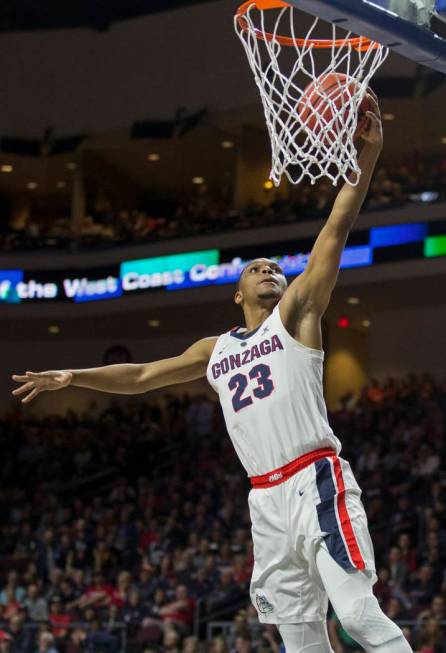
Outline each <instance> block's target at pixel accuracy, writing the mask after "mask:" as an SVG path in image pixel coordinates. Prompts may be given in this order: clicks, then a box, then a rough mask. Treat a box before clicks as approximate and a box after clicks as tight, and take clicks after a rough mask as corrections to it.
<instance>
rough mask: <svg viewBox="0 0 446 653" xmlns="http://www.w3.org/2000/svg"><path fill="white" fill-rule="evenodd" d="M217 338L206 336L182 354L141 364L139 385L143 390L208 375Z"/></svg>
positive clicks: (146, 390) (185, 381)
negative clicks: (207, 370)
mask: <svg viewBox="0 0 446 653" xmlns="http://www.w3.org/2000/svg"><path fill="white" fill-rule="evenodd" d="M216 342H217V338H216V337H214V338H204V339H203V340H199V341H198V342H196V343H195V344H193V345H192V346H191V347H189V348H188V349H186V351H185V352H183V353H182V354H181V355H180V356H174V357H173V358H166V359H164V360H160V361H155V362H153V363H146V364H145V365H142V366H141V373H140V378H139V381H138V385H139V387H140V391H141V392H148V391H149V390H156V389H158V388H164V387H166V386H169V385H175V384H177V383H187V382H188V381H195V380H196V379H200V378H202V377H204V376H206V369H207V366H208V363H209V359H210V357H211V354H212V351H213V349H214V347H215V343H216Z"/></svg>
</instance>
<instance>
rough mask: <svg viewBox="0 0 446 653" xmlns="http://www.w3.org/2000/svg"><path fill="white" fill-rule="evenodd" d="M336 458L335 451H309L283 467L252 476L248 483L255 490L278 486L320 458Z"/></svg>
mask: <svg viewBox="0 0 446 653" xmlns="http://www.w3.org/2000/svg"><path fill="white" fill-rule="evenodd" d="M335 456H336V451H334V450H333V449H316V450H315V451H310V452H309V453H306V454H305V455H303V456H299V458H296V459H295V460H292V461H291V462H290V463H287V464H286V465H284V466H283V467H279V468H278V469H274V470H273V471H272V472H268V473H267V474H263V476H252V477H251V479H250V481H251V485H252V487H253V488H255V489H257V490H258V489H261V488H267V487H273V485H280V483H284V481H286V480H287V479H289V478H291V476H294V474H297V472H300V471H301V470H302V469H305V467H309V466H310V465H312V464H313V463H316V462H317V461H318V460H321V459H322V458H333V457H335Z"/></svg>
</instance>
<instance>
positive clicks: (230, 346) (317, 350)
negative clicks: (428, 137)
mask: <svg viewBox="0 0 446 653" xmlns="http://www.w3.org/2000/svg"><path fill="white" fill-rule="evenodd" d="M371 99H372V98H371ZM375 104H376V103H375ZM368 116H369V122H368V125H367V127H366V129H365V131H364V133H363V134H362V138H363V139H364V141H365V142H364V146H363V149H362V152H361V155H360V158H359V165H360V168H361V170H362V174H361V178H360V181H359V184H358V185H357V186H356V187H352V186H350V185H348V184H346V185H345V186H344V187H343V188H342V189H341V191H340V192H339V194H338V197H337V199H336V201H335V203H334V206H333V210H332V213H331V215H330V217H329V218H328V220H327V223H326V224H325V226H324V228H323V229H322V231H321V233H320V235H319V237H318V239H317V241H316V243H315V245H314V248H313V251H312V253H311V256H310V259H309V263H308V266H307V268H306V270H305V272H303V273H302V274H301V275H300V276H299V277H298V278H297V279H295V280H294V281H293V282H292V283H291V284H290V286H289V287H287V282H286V279H285V277H284V275H283V272H282V270H281V269H280V267H279V266H278V265H277V264H276V263H275V262H273V261H270V260H267V259H257V260H254V261H252V262H251V263H249V264H248V265H247V266H246V267H245V268H244V270H243V272H242V274H241V277H240V280H239V283H238V287H237V290H236V293H235V302H236V304H238V305H239V306H240V307H241V308H242V310H243V313H244V318H245V325H246V328H245V329H240V328H236V329H233V330H232V331H230V332H228V333H225V334H223V335H221V336H220V337H214V338H205V339H203V340H200V341H199V342H196V343H195V344H194V345H192V346H191V347H190V348H189V349H187V350H186V351H185V352H184V353H183V354H182V355H181V356H177V357H175V358H170V359H167V360H161V361H157V362H153V363H147V364H143V365H130V364H124V365H110V366H108V367H102V368H96V369H87V370H59V371H49V372H40V373H33V372H27V373H26V374H25V375H23V376H13V379H14V380H15V381H17V382H19V383H21V384H22V385H21V386H20V387H19V388H17V389H16V390H14V392H13V394H14V395H22V394H24V395H25V397H24V398H23V399H22V401H23V402H24V403H28V402H29V401H31V400H32V399H34V398H35V397H36V396H37V395H38V394H39V393H40V392H42V391H43V390H58V389H60V388H63V387H66V386H69V385H74V386H79V387H82V388H91V389H93V390H100V391H103V392H112V393H120V394H139V393H145V392H147V391H149V390H154V389H156V388H161V387H164V386H168V385H171V384H175V383H184V382H187V381H192V380H194V379H199V378H201V377H204V376H207V378H208V380H209V383H210V384H211V386H212V387H213V388H214V389H215V390H216V391H217V393H218V394H219V396H220V402H221V405H222V408H223V412H224V416H225V420H226V425H227V428H228V432H229V434H230V436H231V438H232V441H233V444H234V447H235V449H236V451H237V454H238V456H239V458H240V460H241V462H242V464H243V465H244V467H245V469H246V471H247V473H248V475H249V476H250V478H251V483H252V490H251V492H250V496H249V506H250V512H251V519H252V535H253V540H254V554H255V565H254V570H253V577H252V584H251V599H252V601H253V604H254V606H255V607H256V609H257V611H258V613H259V618H260V621H262V622H263V623H268V624H276V625H277V626H278V628H279V631H280V633H281V636H282V638H283V640H284V643H285V647H286V651H287V653H299V652H301V651H302V652H303V651H305V652H306V653H326V652H329V651H331V647H330V643H329V639H328V635H327V627H326V612H327V596H328V597H329V599H330V601H331V603H332V605H333V608H334V610H335V612H336V614H337V616H338V618H339V620H340V621H341V623H342V626H343V627H344V628H345V630H346V631H347V632H348V633H349V634H350V635H351V637H352V638H353V639H355V640H356V641H357V642H358V643H359V644H360V645H361V646H363V647H364V649H365V650H366V651H367V652H368V653H410V651H411V649H410V647H409V645H408V643H407V641H406V640H405V639H404V637H403V634H402V632H401V630H400V629H399V628H398V627H397V626H396V625H395V624H394V623H393V622H392V621H390V619H388V618H387V617H386V616H385V615H384V613H383V612H382V611H381V609H380V607H379V605H378V602H377V600H376V598H375V597H374V596H373V592H372V586H373V583H374V582H375V580H376V576H375V563H374V554H373V546H372V543H371V539H370V536H369V533H368V528H367V519H366V515H365V512H364V508H363V506H362V503H361V498H360V495H361V491H360V489H359V487H358V485H357V483H356V480H355V478H354V476H353V474H352V472H351V470H350V466H349V464H348V463H347V462H346V461H345V460H343V459H342V458H339V453H340V449H341V445H340V442H339V440H338V439H337V438H336V436H335V435H334V433H333V431H332V430H331V428H330V426H329V424H328V420H327V411H326V408H325V404H324V399H323V392H322V364H323V357H324V354H323V351H322V338H321V318H322V316H323V314H324V312H325V310H326V308H327V306H328V303H329V300H330V296H331V293H332V290H333V288H334V286H335V283H336V279H337V275H338V270H339V264H340V258H341V254H342V251H343V249H344V246H345V243H346V239H347V236H348V234H349V231H350V229H351V227H352V225H353V223H354V222H355V220H356V218H357V216H358V213H359V210H360V208H361V206H362V204H363V201H364V198H365V196H366V193H367V190H368V187H369V184H370V179H371V175H372V172H373V170H374V167H375V164H376V161H377V158H378V156H379V154H380V151H381V148H382V127H381V121H380V118H379V109H378V105H377V104H376V114H375V113H372V112H369V114H368Z"/></svg>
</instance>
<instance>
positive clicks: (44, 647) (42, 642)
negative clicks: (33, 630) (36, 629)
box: [37, 633, 59, 653]
mask: <svg viewBox="0 0 446 653" xmlns="http://www.w3.org/2000/svg"><path fill="white" fill-rule="evenodd" d="M37 653H59V652H58V650H57V648H56V646H55V641H54V637H53V635H51V633H40V635H39V639H38V648H37Z"/></svg>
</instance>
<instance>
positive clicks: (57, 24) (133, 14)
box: [0, 0, 209, 32]
mask: <svg viewBox="0 0 446 653" xmlns="http://www.w3.org/2000/svg"><path fill="white" fill-rule="evenodd" d="M208 1H209V0H168V1H166V0H132V2H125V0H108V1H106V0H81V1H80V2H74V1H73V0H71V1H69V2H59V0H9V1H5V2H2V3H1V4H0V30H1V31H4V32H15V31H27V30H33V31H34V30H40V29H61V28H76V27H91V28H92V29H96V30H101V31H102V30H106V29H108V28H109V26H110V25H112V24H113V23H116V22H119V21H122V20H127V19H129V18H137V17H139V16H145V15H147V14H153V13H158V12H161V11H167V10H168V11H170V10H172V9H177V8H181V7H187V6H189V5H193V4H200V3H203V2H208Z"/></svg>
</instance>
